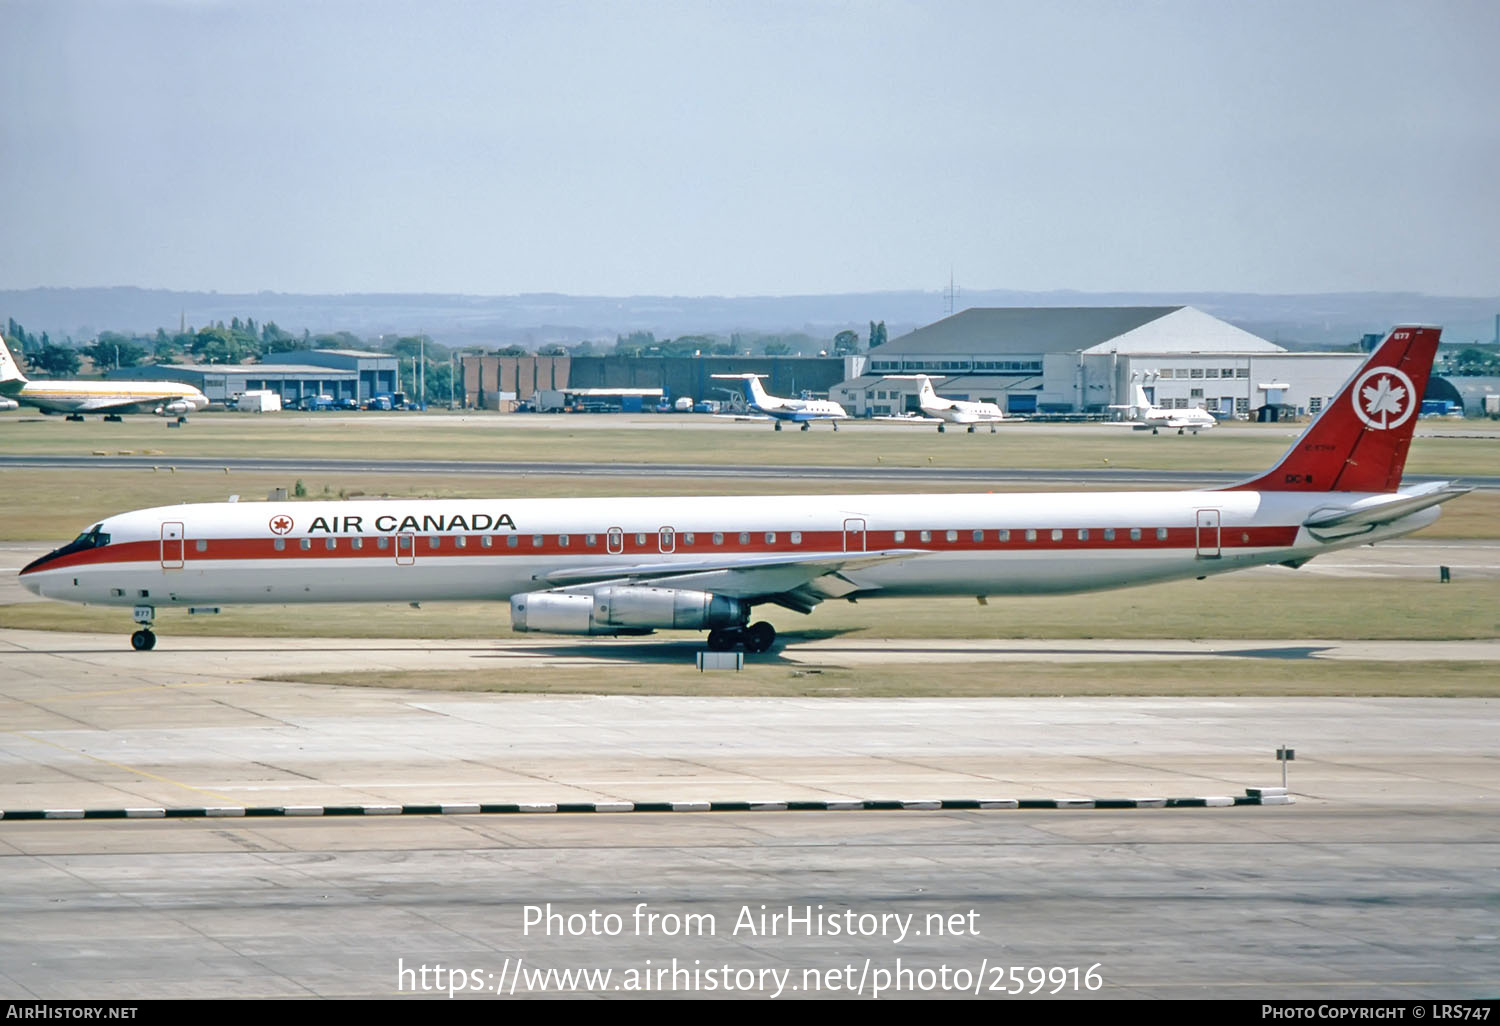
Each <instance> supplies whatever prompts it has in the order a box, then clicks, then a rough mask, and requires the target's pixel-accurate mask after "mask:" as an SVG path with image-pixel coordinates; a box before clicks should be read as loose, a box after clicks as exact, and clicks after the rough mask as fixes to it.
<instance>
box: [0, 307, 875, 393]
mask: <svg viewBox="0 0 1500 1026" xmlns="http://www.w3.org/2000/svg"><path fill="white" fill-rule="evenodd" d="M4 337H5V342H6V344H7V345H8V346H9V347H10V350H11V352H12V353H13V354H15V356H16V358H17V359H18V360H19V361H20V362H21V364H22V367H23V368H24V369H26V370H27V371H29V372H31V373H33V374H36V375H40V376H51V377H68V376H72V375H76V374H79V373H80V372H81V371H82V369H83V359H84V358H87V359H88V361H89V363H90V364H92V369H93V371H94V372H95V373H97V374H103V373H105V372H106V371H110V370H114V369H116V368H120V367H139V366H144V365H148V364H152V363H156V364H168V363H181V362H184V361H186V362H192V363H206V364H223V365H232V364H242V363H247V362H251V363H253V362H258V361H260V360H262V359H263V358H265V357H266V356H270V355H274V354H277V353H287V352H292V351H294V350H299V349H363V350H374V351H377V352H388V353H391V354H392V355H393V356H395V357H396V358H397V380H398V384H397V390H398V391H404V392H406V393H407V394H408V395H409V396H412V397H416V396H417V394H418V392H419V391H424V389H423V383H424V382H425V397H426V400H427V402H429V403H445V402H447V401H448V398H449V396H450V395H454V396H456V395H457V392H458V390H459V388H460V386H461V382H460V380H459V377H458V376H457V375H458V373H459V372H458V369H457V367H456V364H457V357H458V356H459V355H462V354H478V353H485V352H489V353H491V354H493V355H499V356H524V355H527V354H528V353H529V352H530V350H528V349H527V348H525V347H523V346H519V345H509V346H504V347H501V348H498V349H487V348H486V347H483V346H468V347H465V348H463V349H462V350H455V349H450V348H449V347H447V346H444V345H442V344H440V343H438V342H435V341H433V340H432V339H431V338H428V337H427V336H425V335H400V336H381V337H379V338H377V339H365V338H361V337H360V336H358V335H355V334H353V333H352V332H348V331H338V332H329V333H321V334H316V335H315V334H312V333H311V332H309V331H308V330H307V329H305V328H304V329H303V330H302V332H301V334H293V333H292V332H289V331H286V330H285V329H283V328H281V327H280V326H279V325H277V324H276V322H275V321H267V322H265V323H264V324H257V323H256V322H255V319H254V318H253V317H246V318H243V319H241V318H239V317H234V318H231V320H230V321H229V323H228V324H225V323H224V322H223V321H216V322H214V323H212V324H209V325H205V326H204V327H201V328H191V327H184V328H182V329H180V330H177V331H168V330H167V329H165V328H157V329H156V331H155V332H154V333H129V332H120V331H101V332H100V333H99V336H98V337H97V338H95V339H93V340H91V341H88V342H84V343H75V342H74V341H73V340H72V339H71V338H68V339H66V340H65V341H64V342H62V343H57V342H54V341H53V340H52V339H51V338H49V337H48V335H47V333H46V332H42V333H41V334H40V335H35V334H32V333H30V332H28V331H27V330H26V329H25V327H23V326H22V325H20V324H18V323H17V322H16V320H15V318H10V319H8V320H7V322H6V325H5V332H4ZM885 340H886V335H885V322H884V321H881V322H879V323H876V322H875V321H871V322H870V334H869V348H874V347H876V346H879V345H881V344H883V343H884V342H885ZM860 349H861V344H860V337H859V333H858V332H856V331H852V330H845V331H840V332H839V333H838V334H837V335H835V336H834V338H833V339H832V340H831V341H830V340H828V339H826V338H817V337H815V336H813V335H809V334H807V333H805V332H790V333H785V334H774V333H753V334H747V333H740V332H733V333H731V334H729V335H728V336H727V337H725V336H720V335H682V336H680V337H678V338H663V339H658V338H657V337H656V336H655V334H654V333H652V332H649V331H632V332H630V333H629V334H628V335H617V336H616V337H615V342H614V346H613V347H612V348H611V347H610V346H609V345H608V343H605V342H601V341H596V340H587V339H586V340H584V341H582V342H579V343H576V344H574V345H564V344H562V343H547V344H544V345H542V346H539V347H537V349H536V352H537V355H539V356H604V355H610V354H614V355H619V356H695V355H702V356H830V355H831V356H847V355H849V354H852V353H857V352H859V351H860Z"/></svg>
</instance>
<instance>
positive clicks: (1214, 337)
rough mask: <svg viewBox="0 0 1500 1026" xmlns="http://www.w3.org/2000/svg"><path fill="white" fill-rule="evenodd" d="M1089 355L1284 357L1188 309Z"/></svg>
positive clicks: (1093, 348)
mask: <svg viewBox="0 0 1500 1026" xmlns="http://www.w3.org/2000/svg"><path fill="white" fill-rule="evenodd" d="M1083 351H1084V352H1085V353H1087V354H1089V355H1096V354H1101V353H1104V354H1107V353H1123V354H1127V355H1128V354H1131V353H1174V354H1183V355H1185V354H1190V353H1210V354H1211V353H1284V352H1286V349H1284V348H1283V347H1281V346H1278V345H1277V344H1276V343H1274V342H1267V341H1266V340H1265V339H1263V338H1261V337H1260V336H1259V335H1252V334H1250V332H1248V331H1244V330H1243V329H1240V328H1236V327H1235V326H1234V325H1233V324H1230V323H1229V322H1228V321H1221V320H1219V319H1218V318H1217V317H1215V316H1213V315H1212V314H1206V313H1204V312H1203V311H1202V310H1199V309H1197V308H1196V307H1191V306H1179V307H1177V308H1176V309H1174V310H1173V311H1172V312H1171V313H1168V314H1165V315H1164V316H1161V317H1158V318H1156V319H1155V320H1152V321H1148V322H1146V323H1145V324H1142V325H1141V326H1140V327H1138V328H1132V329H1131V330H1129V331H1127V332H1125V333H1124V334H1122V335H1116V336H1115V337H1114V338H1112V339H1108V340H1106V341H1104V342H1100V343H1098V344H1097V345H1092V346H1089V347H1088V348H1087V349H1085V350H1083Z"/></svg>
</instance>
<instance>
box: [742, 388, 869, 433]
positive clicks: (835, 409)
mask: <svg viewBox="0 0 1500 1026" xmlns="http://www.w3.org/2000/svg"><path fill="white" fill-rule="evenodd" d="M714 377H716V378H718V379H720V380H722V381H739V382H740V383H741V385H740V387H741V388H743V389H744V393H745V402H746V404H747V405H749V407H750V409H751V410H753V411H754V412H756V413H759V414H762V415H764V416H767V417H770V418H771V419H772V420H774V421H775V422H776V430H777V431H780V430H781V424H782V422H783V421H791V422H792V423H793V424H801V425H802V430H803V431H806V430H807V428H808V426H809V425H810V424H811V423H812V422H813V421H815V420H826V421H829V422H830V423H832V424H833V429H834V430H835V431H837V430H838V429H839V421H841V420H847V419H848V417H849V414H848V413H846V412H845V411H844V408H843V407H842V406H840V405H839V404H838V403H836V402H834V401H833V400H831V399H783V398H782V397H780V396H775V395H768V394H767V393H766V390H765V388H763V387H762V386H761V383H760V379H761V378H762V377H764V375H761V374H715V375H714Z"/></svg>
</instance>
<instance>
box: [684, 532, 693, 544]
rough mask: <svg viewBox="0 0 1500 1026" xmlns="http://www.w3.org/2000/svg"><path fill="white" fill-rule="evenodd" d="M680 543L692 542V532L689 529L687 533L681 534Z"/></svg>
mask: <svg viewBox="0 0 1500 1026" xmlns="http://www.w3.org/2000/svg"><path fill="white" fill-rule="evenodd" d="M682 544H684V545H691V544H693V532H691V531H689V532H688V533H687V534H684V535H683V536H682Z"/></svg>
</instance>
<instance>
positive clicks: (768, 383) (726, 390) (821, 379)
mask: <svg viewBox="0 0 1500 1026" xmlns="http://www.w3.org/2000/svg"><path fill="white" fill-rule="evenodd" d="M715 374H762V375H764V376H765V387H766V391H768V392H770V393H771V394H773V395H787V396H796V395H800V394H801V393H802V392H813V393H815V394H818V395H826V394H827V393H828V390H829V389H830V388H832V387H833V386H834V385H836V384H838V382H840V381H842V380H843V379H844V378H845V377H847V376H848V370H847V366H846V361H845V358H841V357H799V356H573V357H568V356H465V357H464V358H463V375H464V401H465V404H466V405H467V406H469V407H471V408H477V409H485V410H503V411H508V410H511V409H514V407H515V404H516V402H517V401H525V400H530V399H532V397H533V396H535V395H536V393H537V392H540V391H549V390H574V391H576V390H579V389H610V390H616V391H619V390H634V391H641V390H653V391H654V390H657V389H659V390H660V394H662V395H664V396H666V397H667V398H669V399H680V398H691V399H695V400H703V399H719V400H722V399H725V398H726V397H727V396H729V395H731V394H735V395H737V394H738V392H739V390H738V389H736V388H733V387H730V383H728V382H724V381H715V380H714V375H715Z"/></svg>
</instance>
